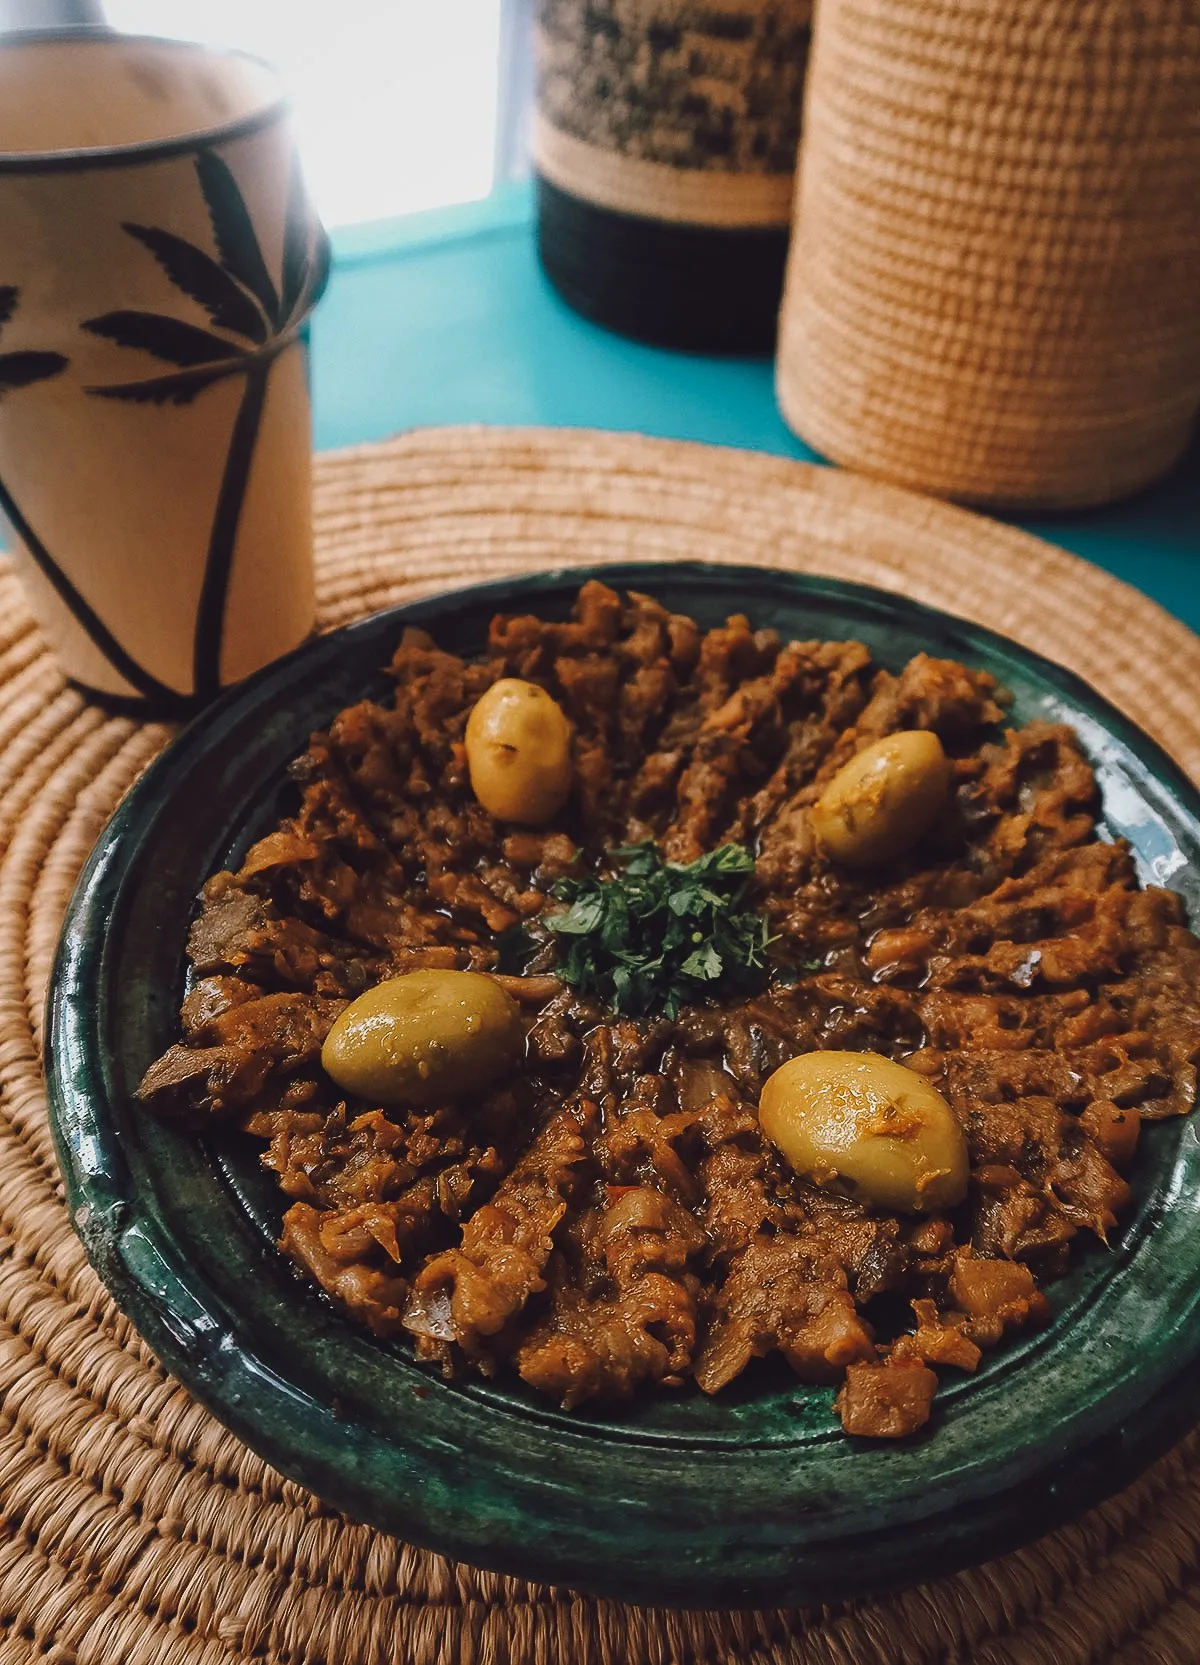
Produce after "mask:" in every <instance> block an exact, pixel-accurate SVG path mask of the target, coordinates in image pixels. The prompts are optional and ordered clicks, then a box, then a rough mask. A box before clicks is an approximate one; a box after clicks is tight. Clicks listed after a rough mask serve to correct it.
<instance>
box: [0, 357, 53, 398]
mask: <svg viewBox="0 0 1200 1665" xmlns="http://www.w3.org/2000/svg"><path fill="white" fill-rule="evenodd" d="M66 368H67V361H66V359H65V358H64V357H63V356H62V354H61V353H0V394H5V393H11V392H12V390H13V388H14V387H32V386H33V384H34V382H48V381H49V380H50V378H51V376H60V375H61V374H62V372H63V371H64V370H65V369H66Z"/></svg>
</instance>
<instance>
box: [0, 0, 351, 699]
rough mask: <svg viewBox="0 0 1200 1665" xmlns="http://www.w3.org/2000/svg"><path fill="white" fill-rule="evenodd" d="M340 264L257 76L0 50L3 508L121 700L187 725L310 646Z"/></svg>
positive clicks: (130, 58) (137, 55)
mask: <svg viewBox="0 0 1200 1665" xmlns="http://www.w3.org/2000/svg"><path fill="white" fill-rule="evenodd" d="M328 265H329V262H328V242H327V239H326V237H325V234H324V232H323V231H322V229H321V227H320V224H319V223H318V221H317V220H316V218H315V216H314V214H313V212H312V210H311V208H310V206H309V204H308V200H307V197H306V195H305V191H304V185H303V181H302V178H301V174H300V170H299V165H298V162H297V158H296V152H295V146H294V144H293V141H292V138H291V135H290V132H289V129H288V123H287V110H286V105H285V102H284V99H283V97H282V94H281V90H280V85H279V82H278V79H277V78H276V76H275V74H274V72H273V71H272V70H270V69H269V68H268V67H267V66H266V65H264V64H261V63H259V62H257V61H256V60H254V59H251V58H248V57H245V56H242V55H241V54H236V53H226V52H218V51H214V50H210V49H208V48H204V47H199V46H191V45H187V44H184V43H179V42H172V41H158V40H151V39H143V38H137V37H128V36H121V35H117V34H113V33H111V32H108V31H88V30H84V31H79V32H75V33H66V34H61V33H60V34H54V35H35V36H17V37H14V38H13V40H12V41H11V43H7V44H5V45H4V46H3V47H0V513H2V514H3V515H4V516H5V517H6V518H7V520H8V521H9V523H10V525H11V527H12V530H13V532H14V533H15V534H16V537H15V538H10V539H9V540H8V541H9V542H10V543H12V544H13V545H14V555H15V558H16V560H17V562H18V565H19V568H20V571H21V574H22V577H23V579H24V581H25V583H26V586H27V589H28V593H29V597H30V601H31V604H32V606H33V609H34V612H35V614H36V616H37V618H38V621H39V623H40V624H41V627H42V629H43V631H44V633H45V635H46V636H47V638H48V640H49V641H50V643H51V645H52V646H53V648H54V650H55V652H56V654H57V655H58V658H59V660H60V662H61V664H62V665H63V667H64V669H65V671H66V673H67V675H68V676H69V677H70V678H71V679H72V680H73V681H74V682H75V683H77V684H79V685H81V686H82V687H83V688H84V689H86V690H87V691H89V692H91V693H93V694H96V695H99V696H101V697H102V698H104V699H106V700H107V701H108V703H110V704H113V703H116V704H118V705H123V704H125V703H129V704H131V705H132V706H136V707H137V708H138V709H140V710H148V709H151V708H152V709H154V710H155V711H156V712H157V713H160V714H162V715H183V714H185V713H186V712H187V711H189V710H190V709H193V708H195V707H196V706H198V705H200V704H203V703H204V702H205V701H207V700H209V699H211V698H212V697H213V695H214V694H216V693H217V692H218V690H219V689H220V688H221V687H223V686H225V685H227V684H229V683H231V682H236V681H238V680H239V679H240V678H241V677H243V676H245V675H247V674H248V673H249V672H250V671H252V670H255V669H256V668H257V667H258V666H260V665H262V664H265V663H266V662H267V661H269V660H271V659H274V658H276V657H278V656H279V655H280V654H282V653H284V652H286V651H287V650H288V649H290V648H292V647H295V646H296V645H297V644H298V643H299V642H301V641H302V640H303V639H304V638H305V637H306V636H307V635H308V634H309V633H310V632H311V630H312V628H313V622H314V595H313V575H312V522H311V505H310V485H311V419H310V411H309V397H308V373H307V348H306V342H305V338H304V337H305V329H304V325H305V320H306V318H307V317H308V314H309V313H310V311H311V310H312V307H313V305H314V304H315V302H316V301H317V299H318V298H319V296H320V294H321V291H322V289H323V288H324V285H325V281H326V278H327V275H328Z"/></svg>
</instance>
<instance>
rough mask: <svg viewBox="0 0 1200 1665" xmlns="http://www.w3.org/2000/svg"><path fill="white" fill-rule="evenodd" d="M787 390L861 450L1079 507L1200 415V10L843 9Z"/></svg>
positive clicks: (805, 210) (997, 495) (818, 105)
mask: <svg viewBox="0 0 1200 1665" xmlns="http://www.w3.org/2000/svg"><path fill="white" fill-rule="evenodd" d="M778 390H779V399H780V404H781V406H782V408H783V412H784V415H785V416H786V418H787V420H788V421H789V422H790V423H791V425H792V426H793V427H794V428H795V430H796V431H797V433H799V434H800V435H801V436H802V437H803V438H804V439H805V440H807V441H808V442H809V443H810V444H811V445H813V446H815V447H816V448H817V449H818V450H819V451H821V452H823V453H825V454H826V455H827V456H829V457H832V458H834V459H836V460H837V461H839V462H842V463H847V464H850V465H852V466H854V467H857V468H860V469H863V470H865V471H868V472H870V473H874V474H878V475H881V476H884V477H885V478H887V479H891V480H895V481H899V482H901V483H903V484H906V485H910V486H915V487H918V488H920V489H923V490H925V491H931V492H935V493H938V494H941V495H944V496H948V497H955V498H959V499H963V500H966V501H974V502H984V503H993V504H1013V505H1016V504H1038V505H1042V506H1047V507H1067V506H1073V505H1082V504H1089V503H1100V502H1104V501H1107V500H1110V499H1113V498H1116V497H1119V496H1121V495H1123V494H1125V493H1128V492H1131V491H1133V490H1135V489H1136V488H1137V487H1139V486H1142V485H1144V484H1146V483H1147V482H1148V481H1150V480H1153V479H1154V478H1155V477H1156V476H1158V475H1159V474H1161V473H1162V472H1163V471H1164V470H1166V469H1167V468H1168V467H1169V466H1170V465H1171V464H1172V463H1173V462H1174V461H1175V460H1176V458H1177V457H1178V456H1179V455H1180V454H1181V452H1182V451H1183V449H1184V447H1185V446H1186V444H1187V439H1188V434H1189V429H1190V426H1191V423H1192V421H1193V419H1194V417H1195V415H1196V412H1197V410H1198V409H1200V5H1198V4H1197V0H1144V3H1142V4H1139V5H1131V4H1129V3H1128V0H822V5H821V8H820V11H819V14H818V18H817V24H816V30H815V36H814V42H813V55H812V66H811V73H810V76H809V82H808V92H807V100H806V106H805V138H804V144H803V147H802V155H801V163H800V170H799V179H798V187H797V202H796V218H795V225H794V233H793V240H792V252H791V257H790V264H789V271H788V282H787V292H786V297H785V301H784V307H783V314H782V320H781V331H780V348H779V361H778Z"/></svg>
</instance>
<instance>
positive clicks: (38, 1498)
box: [0, 429, 1200, 1665]
mask: <svg viewBox="0 0 1200 1665" xmlns="http://www.w3.org/2000/svg"><path fill="white" fill-rule="evenodd" d="M316 517H317V545H318V589H319V594H320V598H321V607H322V617H323V622H324V624H325V625H326V626H332V625H336V624H340V623H343V622H345V621H347V620H349V619H352V618H354V617H356V616H358V615H360V614H362V613H365V612H367V611H369V610H371V609H374V608H378V607H383V606H385V605H388V604H390V603H394V602H398V601H401V600H404V599H406V598H409V597H412V596H415V595H417V594H418V593H420V592H422V591H429V590H434V589H438V588H443V587H448V586H453V585H460V584H465V583H469V582H471V581H473V580H477V579H483V578H491V577H497V576H499V575H501V574H504V573H509V572H513V571H518V570H521V569H533V568H539V567H541V568H546V567H550V566H557V565H560V564H562V563H564V562H596V561H601V560H605V559H608V558H610V557H611V558H614V559H618V558H626V559H627V558H630V557H638V558H645V559H650V558H661V559H664V560H669V559H673V558H679V557H689V558H695V557H697V556H704V557H707V558H710V559H715V560H735V561H756V562H759V563H762V564H764V565H768V566H781V567H787V568H792V569H797V570H804V571H819V572H824V573H832V574H836V575H838V576H841V577H846V578H851V579H858V580H862V581H866V582H868V583H873V584H877V585H882V586H885V587H888V588H891V589H893V590H896V591H902V592H905V593H907V594H911V595H913V596H916V597H918V598H919V599H921V600H924V601H928V602H932V603H936V604H941V605H943V606H945V607H948V608H950V609H953V610H955V611H957V612H959V613H963V614H969V615H971V616H973V617H975V618H977V619H980V620H982V621H985V622H986V623H988V624H990V625H993V626H995V627H997V628H999V629H1000V630H1002V631H1005V632H1007V633H1009V634H1010V635H1012V636H1015V637H1018V638H1020V639H1021V640H1022V641H1024V642H1026V643H1028V644H1029V645H1030V646H1032V647H1034V648H1037V649H1039V650H1041V651H1042V652H1044V653H1048V654H1051V655H1053V656H1055V657H1057V658H1059V659H1061V660H1064V661H1066V662H1068V663H1069V664H1071V665H1072V666H1073V667H1074V668H1075V669H1076V670H1078V671H1080V672H1082V673H1083V675H1085V676H1087V677H1089V678H1090V679H1091V680H1092V681H1093V682H1094V683H1095V684H1096V685H1097V686H1098V687H1099V688H1101V689H1102V690H1103V691H1104V692H1105V693H1106V694H1108V695H1109V696H1110V697H1111V698H1112V699H1114V700H1116V701H1117V702H1118V703H1119V704H1120V705H1122V706H1124V707H1125V709H1126V710H1127V711H1128V712H1129V713H1130V715H1131V716H1133V717H1134V718H1135V719H1137V720H1138V721H1139V722H1141V723H1143V724H1144V725H1145V726H1146V727H1147V728H1149V729H1151V730H1152V731H1153V732H1154V733H1155V734H1157V735H1158V737H1159V738H1160V739H1162V740H1163V741H1164V742H1165V743H1166V744H1167V745H1168V746H1169V747H1170V748H1171V749H1172V750H1173V751H1174V752H1175V754H1176V756H1177V757H1178V758H1179V759H1180V761H1181V762H1182V763H1183V764H1184V765H1185V766H1186V767H1188V768H1189V769H1190V770H1191V772H1192V773H1193V775H1200V715H1198V713H1197V711H1196V708H1195V705H1194V703H1193V702H1192V701H1191V700H1190V698H1189V697H1187V696H1186V695H1184V694H1180V693H1177V692H1176V690H1180V689H1182V690H1187V689H1189V688H1195V686H1196V685H1197V683H1198V682H1200V641H1198V640H1197V639H1196V638H1195V637H1194V636H1192V635H1191V634H1190V633H1189V632H1188V631H1187V630H1186V629H1184V627H1183V626H1182V625H1180V624H1178V623H1176V622H1175V621H1174V620H1172V619H1170V618H1169V617H1168V616H1167V615H1166V614H1165V613H1163V612H1162V611H1161V610H1160V609H1159V608H1157V607H1156V606H1155V605H1154V604H1153V603H1151V602H1150V601H1148V600H1146V599H1145V598H1144V597H1142V596H1141V595H1139V594H1137V593H1135V592H1134V591H1132V590H1130V589H1127V588H1126V587H1124V586H1123V585H1121V584H1119V583H1117V582H1116V581H1115V580H1113V579H1112V578H1109V577H1107V576H1106V575H1104V574H1103V573H1101V572H1099V571H1097V570H1096V569H1094V568H1092V567H1089V566H1087V565H1086V564H1084V563H1083V562H1081V561H1079V560H1077V559H1075V558H1074V557H1072V556H1070V555H1067V554H1064V553H1063V552H1062V551H1060V550H1057V549H1054V548H1052V547H1050V546H1049V545H1046V544H1042V543H1039V542H1037V541H1036V540H1034V539H1032V538H1030V537H1027V536H1025V535H1024V534H1022V533H1019V532H1015V531H1011V530H1008V529H1006V528H1003V527H1000V526H998V525H994V524H991V523H989V522H987V521H984V520H980V519H977V518H975V517H973V516H970V515H968V514H965V513H963V512H962V511H960V510H957V509H951V508H947V507H945V506H943V505H940V504H936V503H932V502H927V501H922V500H921V499H919V498H916V497H910V496H908V495H906V494H904V493H902V492H898V491H895V490H893V489H891V488H890V487H886V486H879V485H874V484H872V483H870V482H866V481H863V480H860V479H856V478H854V477H852V476H849V475H842V474H837V473H834V472H833V471H832V470H826V469H820V468H815V467H812V466H807V465H804V464H799V463H789V462H781V461H776V460H773V459H770V458H766V457H758V456H754V455H751V454H746V453H737V452H718V451H712V450H709V449H706V448H702V447H699V446H691V445H679V444H674V443H667V442H662V441H651V440H643V439H639V438H637V437H628V436H617V435H611V434H608V435H601V434H589V433H572V432H550V431H545V432H542V431H512V430H484V429H447V430H442V431H433V432H426V433H422V434H416V435H411V436H408V437H406V438H403V439H400V440H395V441H390V442H388V443H386V444H382V445H375V446H367V447H362V448H360V449H357V450H353V451H347V452H342V453H340V454H335V455H331V456H324V457H320V458H318V459H317V469H316ZM0 621H2V622H0V1092H2V1097H0V1665H26V1662H29V1661H34V1660H45V1661H47V1662H56V1665H241V1662H243V1661H250V1660H253V1661H260V1662H263V1665H558V1662H564V1665H731V1662H737V1665H967V1662H968V1661H969V1662H970V1665H1099V1662H1103V1665H1194V1661H1195V1660H1197V1659H1198V1658H1200V1574H1198V1571H1197V1568H1198V1563H1200V1437H1197V1436H1193V1437H1191V1438H1189V1439H1187V1440H1185V1441H1184V1442H1183V1444H1182V1445H1180V1446H1179V1447H1178V1448H1177V1449H1176V1450H1175V1451H1174V1452H1172V1453H1171V1454H1170V1455H1168V1456H1167V1457H1166V1458H1164V1459H1163V1460H1162V1461H1161V1462H1159V1463H1158V1464H1157V1465H1156V1467H1154V1468H1153V1469H1152V1470H1151V1471H1150V1472H1149V1473H1148V1474H1147V1475H1146V1476H1145V1477H1144V1478H1143V1479H1142V1480H1141V1481H1139V1482H1138V1483H1137V1484H1136V1485H1134V1486H1133V1487H1132V1488H1131V1489H1130V1490H1128V1491H1127V1492H1125V1493H1124V1494H1123V1495H1122V1496H1120V1497H1117V1498H1115V1499H1113V1500H1112V1501H1110V1502H1108V1503H1106V1504H1104V1505H1102V1506H1101V1507H1099V1508H1097V1509H1094V1510H1093V1511H1092V1512H1091V1513H1089V1514H1088V1515H1086V1516H1084V1517H1083V1518H1081V1519H1080V1520H1078V1521H1077V1522H1075V1523H1074V1524H1072V1525H1071V1526H1069V1527H1067V1528H1065V1529H1064V1530H1062V1531H1059V1532H1057V1533H1055V1534H1054V1535H1053V1536H1052V1537H1049V1538H1046V1539H1044V1540H1043V1541H1042V1542H1041V1543H1039V1544H1037V1545H1036V1546H1034V1547H1033V1548H1030V1549H1028V1550H1024V1551H1021V1552H1019V1553H1017V1554H1013V1555H1009V1556H1007V1557H1005V1558H1004V1559H1002V1560H998V1561H995V1562H992V1563H990V1564H988V1565H985V1566H982V1567H979V1568H977V1569H974V1570H971V1571H969V1572H965V1573H961V1574H958V1575H957V1576H954V1577H947V1578H943V1579H941V1580H939V1581H937V1582H935V1583H931V1584H928V1585H925V1586H924V1587H922V1588H919V1589H912V1590H908V1591H905V1592H901V1593H899V1594H895V1595H890V1596H884V1597H882V1598H879V1599H877V1600H872V1601H856V1602H852V1603H847V1604H845V1605H842V1606H838V1607H834V1608H821V1609H812V1610H807V1611H791V1612H782V1611H774V1612H759V1613H735V1614H717V1613H668V1612H657V1611H650V1610H645V1609H641V1610H638V1609H631V1608H626V1607H621V1606H619V1605H617V1604H615V1603H609V1602H602V1601H596V1600H591V1599H586V1598H583V1597H578V1596H574V1595H572V1594H571V1593H570V1592H568V1591H566V1590H555V1589H550V1588H544V1587H538V1586H532V1585H528V1584H524V1583H521V1582H519V1581H517V1580H515V1579H511V1578H504V1577H500V1576H497V1575H493V1574H489V1573H483V1572H477V1571H474V1570H472V1569H471V1568H469V1567H465V1566H456V1565H452V1564H450V1563H449V1562H447V1561H445V1560H442V1559H441V1558H439V1557H438V1556H436V1555H432V1554H428V1553H425V1552H424V1551H419V1550H415V1549H413V1548H411V1547H408V1546H406V1545H404V1544H401V1543H398V1542H396V1541H394V1540H392V1539H390V1538H387V1537H384V1536H382V1535H380V1534H378V1533H376V1532H374V1531H372V1530H370V1529H368V1528H366V1527H362V1526H357V1525H353V1524H351V1523H349V1522H347V1521H345V1520H343V1519H341V1518H340V1517H339V1516H338V1515H336V1514H335V1513H333V1512H332V1511H331V1510H329V1509H326V1508H324V1507H323V1506H322V1505H321V1504H319V1503H318V1502H316V1501H315V1500H314V1499H313V1498H312V1497H311V1496H309V1495H308V1494H307V1493H306V1492H304V1491H303V1490H302V1489H301V1488H299V1487H298V1486H296V1485H293V1484H292V1483H290V1482H288V1481H285V1480H283V1479H282V1478H281V1477H280V1476H279V1475H278V1474H277V1473H275V1472H273V1471H272V1470H271V1469H269V1468H268V1467H267V1466H266V1465H265V1464H264V1463H262V1462H261V1461H259V1459H258V1458H257V1457H255V1456H253V1455H252V1454H251V1453H250V1452H249V1451H247V1450H246V1449H245V1448H244V1447H242V1446H241V1445H240V1444H239V1443H238V1441H237V1440H235V1439H234V1438H233V1437H232V1436H231V1435H230V1434H228V1433H226V1432H225V1431H224V1430H223V1429H222V1428H221V1427H219V1426H218V1424H217V1423H216V1422H215V1421H213V1419H212V1418H211V1417H210V1416H209V1415H208V1413H207V1412H205V1411H204V1410H203V1409H201V1407H200V1406H199V1405H197V1404H196V1403H194V1402H193V1401H192V1400H191V1398H190V1397H189V1395H188V1394H187V1393H186V1392H185V1390H184V1389H183V1388H181V1387H180V1386H178V1385H177V1384H176V1383H175V1382H174V1381H172V1380H171V1378H170V1377H168V1376H167V1375H166V1374H165V1373H164V1372H163V1371H162V1369H160V1367H159V1366H158V1365H157V1364H156V1363H155V1361H154V1359H153V1357H152V1356H151V1354H150V1353H149V1351H148V1350H147V1349H146V1348H145V1347H144V1346H143V1345H142V1344H141V1343H140V1342H139V1340H138V1338H137V1336H136V1335H135V1334H134V1333H133V1332H132V1330H131V1329H130V1327H129V1325H128V1324H127V1323H126V1322H125V1321H124V1320H123V1319H122V1317H121V1316H120V1314H119V1313H118V1312H117V1311H116V1310H115V1308H114V1307H113V1305H112V1303H111V1301H110V1300H109V1298H108V1296H107V1294H106V1293H105V1291H104V1290H103V1289H102V1288H101V1286H100V1285H99V1283H98V1282H97V1280H96V1278H95V1277H94V1275H93V1274H92V1272H91V1271H90V1269H89V1267H88V1265H87V1263H86V1261H85V1260H84V1256H83V1251H82V1249H81V1247H80V1245H79V1243H78V1242H77V1241H76V1239H75V1237H74V1235H73V1234H72V1231H71V1228H70V1226H69V1224H68V1220H67V1215H66V1212H65V1210H64V1208H63V1206H62V1202H61V1196H60V1192H59V1189H58V1184H57V1176H56V1171H55V1166H54V1157H53V1152H52V1147H51V1143H50V1136H49V1132H48V1129H47V1125H46V1111H45V1101H44V1096H43V1089H42V1082H41V1078H40V1074H39V1067H38V1049H39V1044H40V1032H41V1013H42V1005H43V999H44V996H45V990H46V982H47V977H48V974H49V970H50V964H51V958H52V955H53V951H54V944H55V938H56V935H57V931H58V927H59V921H60V919H61V916H62V912H63V909H64V907H65V905H66V902H67V898H68V896H69V894H70V891H71V887H72V884H73V883H74V880H75V878H76V875H77V874H78V872H79V869H80V866H81V864H82V863H83V861H84V859H85V857H86V855H87V852H88V849H89V846H90V845H91V843H92V842H93V840H94V838H95V836H96V834H97V833H98V832H99V830H100V828H101V826H102V825H103V823H104V821H105V818H106V817H107V816H108V815H109V814H110V812H111V811H112V809H113V808H114V806H115V805H116V804H117V802H118V800H119V799H120V797H121V795H122V794H123V792H124V791H125V790H126V789H127V788H128V787H129V786H130V785H131V783H132V782H133V781H134V780H135V778H136V777H137V775H138V774H139V772H140V771H141V770H142V769H143V768H144V767H145V765H146V764H147V763H148V762H149V761H150V759H151V758H152V757H153V756H154V755H155V753H156V752H158V751H159V750H160V748H161V747H162V746H163V745H164V744H165V743H166V741H167V740H168V738H169V732H168V731H167V730H166V729H165V728H162V727H160V726H148V725H147V726H140V725H138V724H137V723H135V722H133V721H131V720H129V719H124V718H112V717H107V716H106V715H105V714H104V713H103V712H101V711H99V710H97V709H95V708H94V707H90V706H88V705H86V704H85V703H84V702H83V700H82V699H81V698H80V697H79V696H78V695H77V694H75V693H73V692H71V691H69V690H68V689H67V688H66V687H65V686H64V684H63V680H62V677H61V675H60V673H59V672H58V670H57V668H56V666H55V664H54V663H53V661H52V660H51V658H50V657H49V655H48V653H47V650H46V648H45V647H44V645H43V643H42V641H41V640H40V638H39V637H38V635H37V633H36V630H35V627H34V625H33V622H32V620H31V618H30V616H29V614H28V613H27V611H26V609H25V607H24V604H23V601H22V598H21V594H20V591H19V589H18V587H17V584H16V580H15V578H14V577H13V575H12V572H11V570H10V569H9V568H8V567H7V565H6V563H4V562H2V561H0ZM1165 663H1169V664H1171V666H1172V668H1173V671H1174V675H1173V676H1172V678H1171V679H1170V681H1169V682H1164V681H1163V680H1162V679H1161V678H1160V676H1159V670H1158V668H1159V667H1161V666H1162V665H1163V664H1165Z"/></svg>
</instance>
